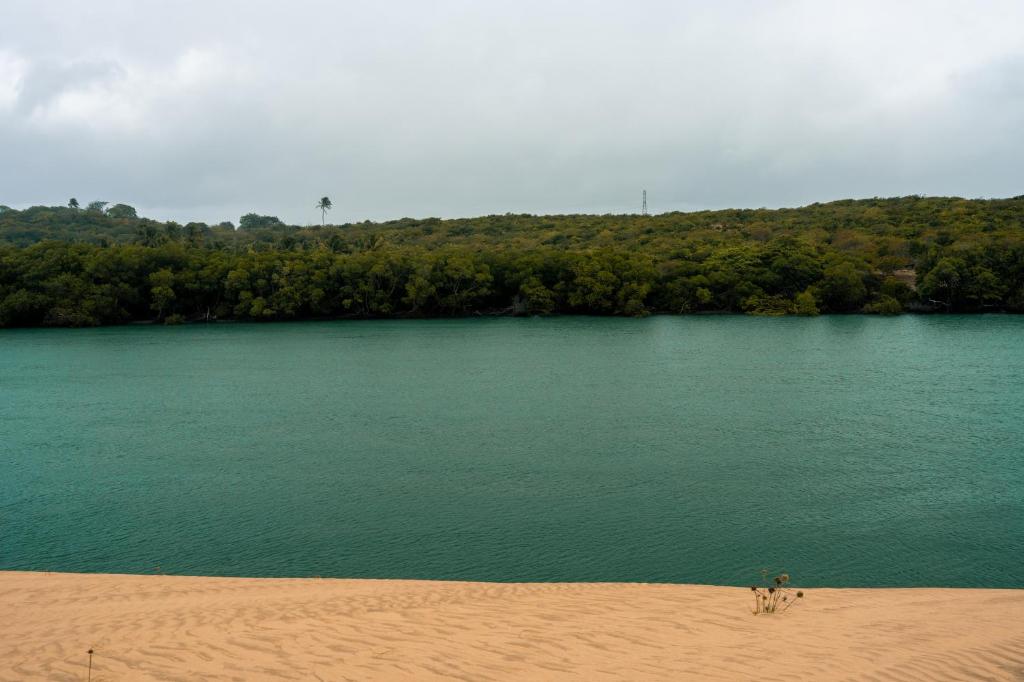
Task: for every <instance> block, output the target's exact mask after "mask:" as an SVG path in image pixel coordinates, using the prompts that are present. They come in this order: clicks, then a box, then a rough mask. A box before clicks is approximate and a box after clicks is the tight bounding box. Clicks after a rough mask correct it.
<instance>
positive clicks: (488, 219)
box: [0, 197, 1024, 326]
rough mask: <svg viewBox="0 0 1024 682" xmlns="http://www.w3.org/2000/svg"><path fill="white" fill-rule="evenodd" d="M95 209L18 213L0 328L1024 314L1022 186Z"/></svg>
mask: <svg viewBox="0 0 1024 682" xmlns="http://www.w3.org/2000/svg"><path fill="white" fill-rule="evenodd" d="M96 203H101V204H103V202H93V204H96ZM93 204H90V205H89V207H90V208H89V209H88V210H85V211H81V210H75V209H73V208H69V207H63V206H56V207H46V206H37V207H33V208H29V209H25V210H21V211H19V210H13V209H7V210H3V211H0V325H2V326H18V325H21V326H29V325H94V324H112V323H123V322H129V321H139V320H156V321H164V322H178V321H187V320H210V319H249V320H278V319H299V318H335V317H401V316H455V315H471V314H502V313H507V314H555V313H581V314H598V315H645V314H648V313H675V314H680V313H699V312H721V311H727V312H737V313H748V314H755V315H787V314H800V315H814V314H819V313H846V312H865V313H877V314H895V313H899V312H903V311H906V310H912V311H954V312H976V311H997V310H998V311H1009V312H1022V311H1024V197H1016V198H1014V199H996V200H965V199H958V198H944V197H903V198H895V199H867V200H858V201H854V200H846V201H837V202H831V203H828V204H813V205H811V206H806V207H803V208H797V209H780V210H767V209H757V210H727V211H701V212H696V213H666V214H660V215H651V216H639V215H602V216H598V215H565V216H532V215H512V214H506V215H492V216H483V217H479V218H467V219H457V220H440V219H437V218H427V219H411V218H405V219H401V220H394V221H388V222H380V223H372V222H361V223H349V224H345V225H337V226H326V227H324V226H289V225H286V224H284V223H283V222H282V221H280V220H279V219H277V218H276V217H273V216H262V215H258V214H256V213H249V214H247V215H245V216H242V218H241V219H240V220H239V228H240V229H238V230H235V229H234V228H233V226H232V225H231V224H230V223H221V224H219V225H215V226H210V225H207V224H205V223H199V222H190V223H187V224H186V225H180V224H178V223H174V222H160V221H155V220H150V219H147V218H140V217H138V216H137V214H136V212H135V210H134V209H132V208H131V207H128V206H124V205H123V204H115V205H113V206H111V207H110V208H109V209H107V210H105V211H104V210H103V207H102V206H101V207H100V208H99V209H93V208H92V207H93ZM103 205H104V206H105V204H103Z"/></svg>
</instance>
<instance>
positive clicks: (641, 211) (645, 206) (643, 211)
mask: <svg viewBox="0 0 1024 682" xmlns="http://www.w3.org/2000/svg"><path fill="white" fill-rule="evenodd" d="M640 215H647V190H644V205H643V208H641V209H640Z"/></svg>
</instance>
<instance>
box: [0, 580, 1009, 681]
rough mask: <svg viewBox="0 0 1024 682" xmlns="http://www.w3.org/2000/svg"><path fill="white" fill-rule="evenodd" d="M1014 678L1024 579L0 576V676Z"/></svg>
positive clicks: (224, 677) (154, 678)
mask: <svg viewBox="0 0 1024 682" xmlns="http://www.w3.org/2000/svg"><path fill="white" fill-rule="evenodd" d="M90 647H93V648H94V649H95V650H96V655H95V658H94V660H93V678H92V679H93V680H95V681H96V682H103V681H108V682H109V681H112V680H195V679H205V680H261V679H284V680H310V679H313V680H315V679H321V680H404V679H408V680H430V679H446V680H509V679H517V680H518V679H540V680H554V679H575V680H656V679H672V680H680V679H701V680H705V679H710V680H715V679H718V680H744V679H759V680H795V679H814V680H824V679H829V680H831V679H864V680H951V679H957V680H959V679H984V680H1014V679H1017V680H1020V679H1024V590H966V589H957V590H939V589H813V590H808V598H807V599H806V600H805V602H804V603H802V604H801V605H800V608H795V609H792V610H791V611H790V612H789V613H787V614H785V615H784V616H781V617H779V616H775V617H754V616H751V615H750V614H749V612H748V611H747V591H746V590H743V589H740V588H733V587H708V586H689V585H634V584H584V583H573V584H491V583H460V582H427V581H398V580H379V581H378V580H318V579H260V578H256V579H250V578H191V577H172V576H120V575H72V574H44V573H23V572H8V573H0V680H19V681H20V680H37V679H38V680H43V679H45V680H84V679H85V675H86V663H87V656H86V651H87V650H88V649H89V648H90Z"/></svg>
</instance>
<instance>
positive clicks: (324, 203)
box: [316, 197, 332, 225]
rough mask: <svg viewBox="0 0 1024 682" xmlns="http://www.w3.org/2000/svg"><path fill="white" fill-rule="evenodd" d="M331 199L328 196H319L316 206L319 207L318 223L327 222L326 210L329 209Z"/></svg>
mask: <svg viewBox="0 0 1024 682" xmlns="http://www.w3.org/2000/svg"><path fill="white" fill-rule="evenodd" d="M331 206H332V204H331V200H330V199H329V198H328V197H321V198H320V201H319V202H317V205H316V207H317V208H319V209H320V224H321V225H326V224H327V212H328V211H330V210H331Z"/></svg>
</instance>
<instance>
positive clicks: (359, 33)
mask: <svg viewBox="0 0 1024 682" xmlns="http://www.w3.org/2000/svg"><path fill="white" fill-rule="evenodd" d="M2 14H3V19H2V21H0V204H6V205H9V206H12V207H17V208H21V207H26V206H30V205H37V204H47V205H51V204H64V203H66V202H67V200H68V198H70V197H72V196H74V197H76V198H78V199H79V201H81V202H82V203H83V204H84V203H85V202H87V201H91V200H106V201H111V202H123V203H127V204H130V205H133V206H135V207H137V208H138V209H139V212H140V213H141V214H144V215H148V216H150V217H155V218H161V219H173V220H179V221H182V222H185V221H189V220H202V221H206V222H211V223H214V222H220V221H222V220H232V221H237V220H238V217H239V216H240V215H242V214H243V213H248V212H250V211H253V212H256V213H260V214H269V215H277V216H280V217H281V218H282V219H283V220H285V221H286V222H291V223H296V224H309V223H319V221H320V213H319V211H318V210H317V209H316V208H314V206H315V204H316V202H317V200H318V199H319V198H320V197H322V196H325V195H326V196H328V197H330V198H331V199H332V201H333V203H334V206H335V208H334V209H333V211H332V212H331V213H330V214H329V219H330V220H331V221H333V222H337V223H342V222H349V221H358V220H366V219H370V220H379V219H391V218H401V217H406V216H408V217H427V216H439V217H458V216H473V215H484V214H494V213H506V212H513V213H533V214H545V213H630V212H637V211H639V209H640V201H641V191H642V190H643V189H646V190H647V192H648V201H649V204H650V208H651V211H652V212H663V211H672V210H699V209H706V208H728V207H761V206H767V207H779V206H799V205H805V204H808V203H812V202H815V201H829V200H833V199H839V198H848V197H855V198H861V197H872V196H897V195H906V194H926V195H955V196H963V197H971V198H973V197H1005V196H1014V195H1020V194H1024V31H1022V30H1021V28H1020V27H1021V26H1024V2H1022V1H1021V0H1005V1H1003V0H970V1H958V2H953V1H947V0H928V1H918V0H902V1H895V0H887V1H886V2H876V1H874V0H858V1H857V2H850V1H849V0H842V1H838V0H837V1H832V0H806V1H800V0H791V1H782V0H780V1H771V0H760V1H753V0H749V1H748V0H719V1H717V2H711V0H703V1H699V2H698V1H694V0H674V1H672V0H663V1H659V0H629V1H625V0H623V1H621V2H606V1H604V0H589V1H586V2H584V1H582V0H576V1H572V2H570V1H565V0H543V1H539V0H514V1H513V0H509V1H506V0H475V1H469V0H430V1H429V2H424V1H423V0H410V1H404V0H374V1H366V2H346V1H332V2H328V1H314V0H289V1H288V2H285V1H283V0H280V1H277V2H260V1H258V0H247V1H245V2H242V1H231V0H201V1H199V0H177V1H175V2H169V1H159V2H158V1H155V0H80V1H71V0H47V1H46V2H39V0H3V12H2Z"/></svg>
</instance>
